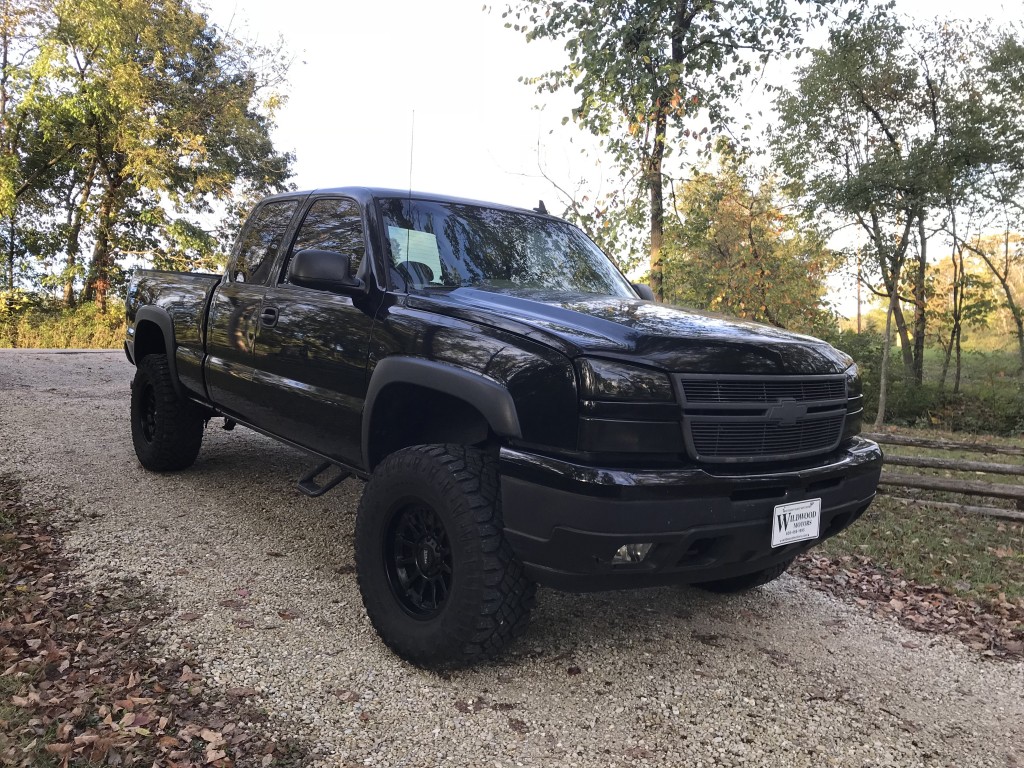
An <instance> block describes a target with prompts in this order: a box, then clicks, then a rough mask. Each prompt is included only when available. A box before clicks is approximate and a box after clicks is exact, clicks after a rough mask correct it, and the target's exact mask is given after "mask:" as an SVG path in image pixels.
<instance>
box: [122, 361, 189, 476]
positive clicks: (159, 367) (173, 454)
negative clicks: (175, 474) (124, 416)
mask: <svg viewBox="0 0 1024 768" xmlns="http://www.w3.org/2000/svg"><path fill="white" fill-rule="evenodd" d="M131 419H132V443H133V444H134V445H135V455H136V456H138V457H139V463H140V464H142V466H144V467H145V468H146V469H151V470H154V471H156V472H171V471H175V470H179V469H185V468H187V467H190V466H192V464H193V463H194V462H195V460H196V456H198V455H199V448H200V446H201V445H202V442H203V426H204V422H205V417H204V416H203V412H202V411H201V410H200V409H199V407H198V406H196V405H195V404H194V403H192V402H190V401H188V400H186V399H184V398H182V397H179V396H178V394H177V393H176V392H175V391H174V380H173V379H172V378H171V371H170V367H169V366H168V364H167V358H166V357H165V356H164V355H147V356H146V357H144V358H143V359H142V360H141V361H140V362H139V365H138V368H137V369H136V371H135V378H134V379H133V380H132V404H131Z"/></svg>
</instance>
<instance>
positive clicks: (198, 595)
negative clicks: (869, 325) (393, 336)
mask: <svg viewBox="0 0 1024 768" xmlns="http://www.w3.org/2000/svg"><path fill="white" fill-rule="evenodd" d="M132 373H133V369H132V367H131V366H130V365H129V364H128V362H127V361H126V360H125V358H124V355H123V354H121V353H119V352H102V353H96V352H84V353H76V352H45V351H34V350H0V446H2V447H0V472H7V473H15V474H17V475H18V476H20V478H21V479H22V481H23V483H24V493H25V495H26V497H27V498H28V499H30V500H35V501H38V502H41V503H43V504H46V505H48V506H51V507H52V508H54V509H55V510H57V514H58V515H59V516H60V517H62V518H64V519H65V520H67V521H70V526H69V533H68V535H67V548H68V551H69V552H70V553H71V554H72V555H74V556H75V557H77V559H78V563H79V568H80V572H81V574H82V577H83V578H84V579H87V580H89V581H93V582H105V581H108V580H111V579H112V578H119V577H126V576H127V577H136V578H137V579H139V580H141V583H142V584H143V586H144V587H145V588H147V589H149V590H152V591H155V592H158V593H161V594H165V595H166V597H167V598H168V600H169V601H170V604H171V606H172V607H173V609H174V614H173V617H172V618H171V619H170V620H168V621H167V622H165V624H164V626H163V627H162V629H161V630H160V631H159V635H158V636H157V637H156V638H155V641H156V644H157V648H158V649H160V650H159V651H158V652H159V653H166V654H167V655H168V656H178V657H180V656H183V655H184V656H191V657H194V658H197V659H199V660H200V661H201V662H202V664H203V665H205V667H206V672H205V674H206V675H207V676H208V677H209V676H212V677H213V678H214V680H215V681H216V682H217V683H219V684H220V685H222V686H224V687H225V688H230V687H253V688H255V689H257V690H258V691H259V692H260V704H261V706H263V707H264V708H265V709H266V710H267V711H268V712H269V713H270V714H271V719H270V722H269V723H268V725H267V726H266V727H268V728H270V729H272V730H273V731H274V732H276V733H278V734H280V735H282V736H284V735H294V736H298V737H300V738H302V739H304V740H306V741H307V742H308V743H309V744H310V745H312V750H313V753H314V755H315V756H316V758H317V759H318V760H320V761H322V762H323V764H325V765H335V766H339V765H350V764H351V765H379V766H441V765H452V766H512V765H524V766H544V767H545V768H551V767H553V766H569V765H579V766H620V765H667V766H669V765H670V766H718V765H722V766H732V765H752V766H760V765H765V766H767V765H772V766H780V765H781V766H857V767H858V768H860V767H861V766H952V765H956V766H964V767H965V768H967V767H970V768H973V767H974V766H999V768H1012V767H1014V766H1024V665H1022V664H1008V663H1000V662H991V661H985V660H982V659H980V658H979V657H977V656H976V655H973V654H972V653H971V652H970V651H969V650H967V649H966V648H965V647H963V646H961V645H960V644H956V643H954V642H953V641H950V640H947V639H945V638H932V637H930V636H928V635H921V634H916V633H911V632H908V631H906V630H903V629H902V628H900V627H899V626H897V625H896V624H894V623H887V622H880V621H878V620H875V619H873V618H871V617H869V616H868V615H866V614H865V613H863V612H862V611H861V610H860V609H858V608H857V607H856V606H854V605H851V604H847V603H843V602H840V601H837V600H834V599H831V598H830V597H828V596H827V595H822V594H820V593H817V592H815V591H812V590H811V589H809V588H808V587H807V586H805V585H804V584H803V583H802V582H801V581H800V580H799V579H797V578H794V577H784V578H783V579H781V580H780V581H779V582H776V583H775V584H773V585H771V586H769V587H766V588H764V589H761V590H758V591H756V592H755V593H753V594H749V595H745V596H738V597H719V596H711V595H705V594H701V593H699V592H696V591H690V590H682V589H657V590H649V591H639V592H618V593H605V594H597V595H564V594H561V593H558V592H554V591H551V590H541V591H540V593H539V595H538V601H537V609H536V611H535V613H534V618H533V623H532V625H531V628H530V630H529V632H528V633H527V635H526V637H525V638H524V639H523V640H522V641H521V642H519V643H518V644H516V645H515V646H513V648H512V650H511V652H510V653H508V654H507V655H506V656H505V657H504V658H502V659H501V660H500V661H499V662H496V663H491V664H487V665H484V666H481V667H478V668H476V669H472V670H468V671H459V672H453V673H451V674H443V675H438V674H434V673H430V672H425V671H422V670H419V669H416V668H414V667H412V666H409V665H408V664H406V663H404V662H402V661H400V660H398V659H397V658H396V657H394V656H392V655H391V654H390V653H389V652H388V651H387V650H386V649H385V647H384V646H383V644H382V643H381V642H380V641H379V640H378V639H377V637H376V635H375V634H374V633H373V631H372V629H371V627H370V625H369V622H368V621H367V619H366V617H365V615H364V613H363V608H362V604H361V602H360V599H359V594H358V591H357V589H356V582H355V575H354V573H353V555H352V532H353V523H354V513H355V508H356V503H357V500H358V497H359V494H360V492H361V484H360V483H359V482H358V481H355V480H349V481H346V482H345V483H344V484H343V485H342V486H341V487H340V488H339V489H338V490H336V491H335V492H333V493H331V494H328V495H327V496H324V497H322V498H320V499H308V498H306V497H304V496H302V495H301V494H300V493H299V492H298V491H297V490H296V489H295V487H294V481H295V479H296V478H297V477H298V476H299V475H300V474H301V473H302V472H303V470H304V469H305V468H306V465H307V464H308V463H309V462H308V460H307V459H306V458H304V456H303V455H301V454H300V453H298V452H296V451H293V450H291V449H289V448H286V447H283V446H280V445H278V444H276V443H274V442H272V441H270V440H268V439H265V438H263V437H261V436H259V435H256V434H254V433H252V432H249V431H247V430H245V429H237V430H235V431H234V432H225V431H223V430H221V429H219V428H218V426H219V423H220V422H219V421H217V422H214V423H212V424H211V426H210V427H209V428H208V429H207V432H206V437H205V443H204V446H203V450H202V453H201V454H200V456H199V461H198V462H197V464H196V466H195V467H194V468H193V469H191V470H188V471H186V472H184V473H179V474H173V475H155V474H149V473H147V472H145V471H143V470H142V468H141V467H140V466H139V465H138V462H137V461H136V459H135V455H134V453H133V451H132V446H131V439H130V435H129V430H128V392H129V389H128V384H129V380H130V378H131V376H132Z"/></svg>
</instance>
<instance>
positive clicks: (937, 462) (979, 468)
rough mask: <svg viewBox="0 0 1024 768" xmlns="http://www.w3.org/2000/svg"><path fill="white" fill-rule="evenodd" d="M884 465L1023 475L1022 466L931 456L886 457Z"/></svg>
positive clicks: (1023, 467)
mask: <svg viewBox="0 0 1024 768" xmlns="http://www.w3.org/2000/svg"><path fill="white" fill-rule="evenodd" d="M885 463H886V464H892V465H893V466H896V467H924V468H926V469H949V470H952V471H954V472H988V473H989V474H992V475H1024V464H993V463H991V462H988V461H961V460H960V459H933V458H932V457H931V456H891V455H890V456H886V457H885Z"/></svg>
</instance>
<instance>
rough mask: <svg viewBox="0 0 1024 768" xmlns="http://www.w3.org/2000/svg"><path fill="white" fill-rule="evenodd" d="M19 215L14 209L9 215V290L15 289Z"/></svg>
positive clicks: (7, 275)
mask: <svg viewBox="0 0 1024 768" xmlns="http://www.w3.org/2000/svg"><path fill="white" fill-rule="evenodd" d="M17 221H18V219H17V217H16V215H15V213H14V211H11V215H10V216H8V217H7V270H6V272H7V274H6V275H5V277H6V279H7V290H8V291H13V290H14V261H15V254H16V253H17V250H16V248H15V237H16V236H17V234H18V228H17Z"/></svg>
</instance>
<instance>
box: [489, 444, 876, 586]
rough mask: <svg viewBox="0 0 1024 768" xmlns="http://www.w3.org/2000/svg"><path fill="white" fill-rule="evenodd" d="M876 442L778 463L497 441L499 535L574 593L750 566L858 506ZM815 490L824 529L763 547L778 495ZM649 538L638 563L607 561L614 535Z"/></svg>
mask: <svg viewBox="0 0 1024 768" xmlns="http://www.w3.org/2000/svg"><path fill="white" fill-rule="evenodd" d="M881 469H882V452H881V450H879V448H878V446H877V445H876V444H875V443H873V442H871V441H869V440H865V439H863V438H854V439H853V441H852V442H850V443H848V444H846V445H845V446H843V447H842V448H841V449H840V450H838V451H836V452H835V453H833V454H831V455H830V456H829V457H827V458H826V459H823V460H821V461H819V462H816V463H805V464H802V465H800V466H799V467H797V468H787V469H783V470H780V471H778V472H772V471H762V472H760V473H757V474H739V473H737V472H736V470H735V469H732V470H731V471H730V470H729V469H728V468H724V467H723V468H722V469H721V470H718V469H717V468H716V469H708V468H701V467H693V468H685V469H656V470H653V469H652V470H632V469H608V468H599V467H591V466H585V465H580V464H573V463H570V462H567V461H563V460H560V459H553V458H550V457H546V456H542V455H538V454H534V453H527V452H524V451H520V450H516V449H511V448H503V449H502V451H501V456H500V470H501V496H502V509H503V515H504V524H505V536H506V538H507V539H508V541H509V543H510V544H511V546H512V548H513V549H514V550H515V552H516V554H517V555H518V556H519V558H520V559H521V560H522V562H523V563H524V564H525V566H526V570H527V573H528V574H529V575H530V577H531V578H533V579H535V580H536V581H538V582H540V583H542V584H546V585H548V586H553V587H556V588H558V589H564V590H567V591H573V592H584V591H591V590H603V589H622V588H631V587H641V586H653V585H657V584H670V583H699V582H702V581H712V580H716V579H724V578H730V577H732V576H740V575H743V574H746V573H752V572H754V571H759V570H761V569H763V568H767V567H769V566H771V565H774V564H776V563H779V562H782V561H784V560H788V559H789V558H791V557H793V556H795V555H797V554H799V553H800V552H804V551H806V550H808V549H810V548H811V547H813V546H814V545H816V544H818V543H820V542H821V541H822V540H824V539H826V538H828V537H829V536H833V535H835V534H837V533H839V532H840V531H841V530H843V529H844V528H846V527H847V526H849V525H850V524H851V523H853V521H854V520H856V519H857V518H858V517H860V516H861V515H862V514H863V513H864V510H866V509H867V508H868V505H869V504H870V503H871V500H872V499H873V498H874V496H875V488H876V486H877V485H878V477H879V474H880V473H881ZM813 498H820V499H821V529H820V530H821V535H820V536H819V538H817V539H815V540H813V541H804V542H798V543H795V544H789V545H786V546H782V547H777V548H772V547H771V519H772V514H773V510H774V508H775V506H776V505H778V504H787V503H790V502H794V501H802V500H804V499H813ZM643 542H653V543H654V545H655V546H654V547H653V548H652V549H651V551H650V553H649V554H648V555H647V557H646V558H645V559H644V560H643V561H642V562H640V563H629V564H623V565H612V562H611V561H612V558H613V556H614V555H615V552H616V551H617V550H618V549H619V547H621V546H622V545H623V544H629V543H643Z"/></svg>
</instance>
